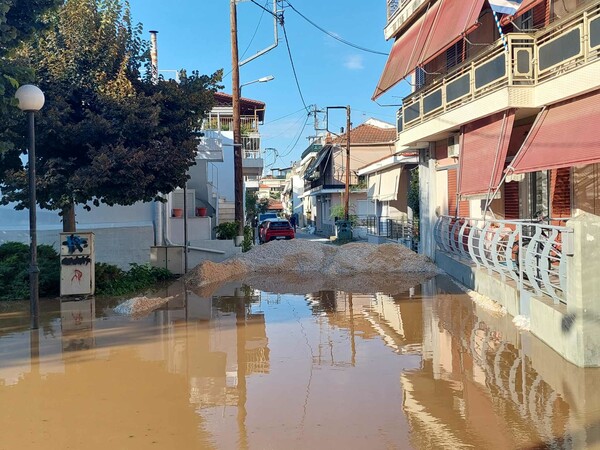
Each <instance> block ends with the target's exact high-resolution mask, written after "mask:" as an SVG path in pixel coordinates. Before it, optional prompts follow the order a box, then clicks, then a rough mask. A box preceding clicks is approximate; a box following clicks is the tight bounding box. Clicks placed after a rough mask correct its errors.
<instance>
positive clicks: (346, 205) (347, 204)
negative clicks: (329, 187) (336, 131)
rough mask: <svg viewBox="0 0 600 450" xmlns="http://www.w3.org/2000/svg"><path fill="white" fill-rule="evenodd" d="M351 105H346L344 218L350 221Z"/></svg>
mask: <svg viewBox="0 0 600 450" xmlns="http://www.w3.org/2000/svg"><path fill="white" fill-rule="evenodd" d="M351 126H352V123H351V122H350V105H348V106H346V192H345V198H344V220H345V221H348V218H349V211H348V210H349V207H350V127H351Z"/></svg>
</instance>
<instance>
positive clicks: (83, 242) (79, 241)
mask: <svg viewBox="0 0 600 450" xmlns="http://www.w3.org/2000/svg"><path fill="white" fill-rule="evenodd" d="M62 245H66V246H67V248H68V249H69V253H75V250H78V251H79V252H82V251H83V249H84V248H87V246H88V241H87V239H85V238H82V237H81V236H77V235H75V234H72V235H70V236H67V240H66V241H64V242H63V243H62Z"/></svg>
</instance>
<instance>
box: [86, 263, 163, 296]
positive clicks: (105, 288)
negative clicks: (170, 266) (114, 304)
mask: <svg viewBox="0 0 600 450" xmlns="http://www.w3.org/2000/svg"><path fill="white" fill-rule="evenodd" d="M171 278H173V274H172V273H171V272H169V271H168V270H167V269H162V268H158V267H152V266H150V265H149V264H131V269H129V271H128V272H125V271H124V270H121V269H119V268H118V267H117V266H113V265H111V264H105V263H97V264H96V294H98V295H124V294H130V293H132V292H136V291H141V290H143V289H146V288H148V287H151V286H153V285H155V284H156V283H158V282H161V281H165V280H169V279H171Z"/></svg>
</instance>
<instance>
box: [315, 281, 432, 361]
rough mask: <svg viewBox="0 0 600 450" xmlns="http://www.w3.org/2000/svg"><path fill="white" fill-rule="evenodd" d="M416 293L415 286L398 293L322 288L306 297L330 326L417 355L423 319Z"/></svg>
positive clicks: (404, 352)
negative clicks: (353, 291) (380, 340)
mask: <svg viewBox="0 0 600 450" xmlns="http://www.w3.org/2000/svg"><path fill="white" fill-rule="evenodd" d="M417 292H418V289H417ZM413 295H415V290H414V289H413V290H411V291H410V292H406V293H402V294H396V295H387V294H382V293H377V294H355V293H354V294H353V293H346V292H340V291H320V292H318V293H314V294H309V295H307V296H306V300H307V302H308V304H309V305H310V307H311V309H312V311H313V314H317V315H324V316H325V317H326V318H327V320H328V323H329V324H330V325H332V326H333V327H338V328H341V329H345V330H348V331H349V332H350V333H351V335H352V336H353V337H354V336H356V335H359V336H360V337H361V339H374V338H376V337H380V338H381V339H383V341H384V343H385V344H386V345H387V346H389V347H390V348H392V349H393V350H394V351H395V352H397V353H401V354H406V353H414V354H416V353H419V352H420V351H421V346H422V335H423V331H422V327H423V320H422V311H421V302H420V301H419V300H417V299H414V298H412V296H413Z"/></svg>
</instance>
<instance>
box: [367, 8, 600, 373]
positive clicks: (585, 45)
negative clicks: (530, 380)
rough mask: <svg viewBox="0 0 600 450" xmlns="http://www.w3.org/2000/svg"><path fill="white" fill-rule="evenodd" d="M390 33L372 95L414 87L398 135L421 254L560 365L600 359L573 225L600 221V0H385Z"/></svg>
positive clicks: (594, 307) (589, 281) (589, 252)
mask: <svg viewBox="0 0 600 450" xmlns="http://www.w3.org/2000/svg"><path fill="white" fill-rule="evenodd" d="M490 3H493V2H490ZM494 16H496V17H497V18H498V25H497V24H496V21H495V17H494ZM385 36H386V38H387V39H394V40H395V42H394V45H393V47H392V50H391V52H390V56H389V58H388V61H387V63H386V66H385V68H384V70H383V73H382V76H381V79H380V81H379V83H378V85H377V88H376V91H375V93H374V98H377V97H379V96H380V95H382V94H383V93H385V92H387V91H389V90H390V89H392V88H393V87H394V86H395V85H396V84H398V83H399V82H400V81H402V80H404V79H407V78H408V79H410V80H411V83H412V85H413V86H414V89H413V92H411V93H410V94H409V95H407V96H405V97H404V99H403V101H402V107H401V108H400V109H399V111H398V120H397V132H398V134H397V139H396V142H395V143H396V148H397V149H398V151H411V149H414V148H419V149H420V150H419V176H420V189H421V191H420V196H421V198H420V203H421V204H420V206H421V208H420V210H421V218H420V219H421V251H422V252H423V253H425V254H427V255H428V256H430V257H432V258H435V259H436V261H437V262H438V263H439V264H440V265H442V266H443V267H444V268H446V269H447V270H448V271H449V272H450V273H453V274H454V275H455V276H456V277H457V278H458V279H460V280H461V281H463V282H465V284H467V285H469V287H477V286H480V287H479V289H478V290H480V291H485V292H490V293H492V294H494V295H495V296H496V297H499V298H496V300H498V301H500V302H501V303H503V304H505V305H506V306H507V308H508V309H509V312H510V313H511V314H513V315H524V316H527V317H528V318H530V320H531V330H532V332H533V333H534V334H536V335H538V336H539V337H541V338H542V339H543V340H544V341H545V342H547V343H548V344H549V345H551V346H552V347H553V348H554V349H556V350H557V351H558V352H559V353H560V354H561V355H563V356H564V357H565V358H566V359H568V360H569V361H572V362H575V363H576V364H579V365H586V366H587V365H600V341H598V339H597V338H596V339H595V340H594V338H593V336H592V335H593V333H592V330H591V328H589V329H587V330H586V325H585V318H586V317H588V316H589V314H596V313H597V312H598V310H599V309H600V304H599V302H597V301H592V300H591V299H590V294H591V292H593V289H595V284H594V283H597V281H595V280H596V279H597V277H596V276H594V277H590V276H585V275H584V273H585V264H583V261H585V260H588V261H589V258H590V257H592V258H595V257H596V256H593V255H597V253H600V249H596V248H595V247H594V249H592V248H591V247H589V246H588V247H585V244H584V243H585V242H586V241H585V239H586V237H585V234H583V235H582V234H581V233H588V232H587V230H589V229H594V227H596V226H597V225H599V224H600V218H599V217H598V210H597V206H596V205H597V204H598V194H597V192H598V191H597V189H596V187H597V185H598V173H597V166H598V163H599V162H600V138H599V135H598V133H596V132H595V130H594V126H593V125H591V124H597V123H599V122H600V77H598V73H600V2H598V1H597V0H566V1H563V0H523V2H521V5H520V7H519V8H518V9H517V10H516V11H515V12H513V13H512V15H508V14H499V13H494V11H493V10H492V9H491V7H490V6H489V3H488V2H487V1H484V0H469V1H464V0H438V1H425V0H408V1H402V2H391V1H389V2H388V24H387V26H386V28H385ZM584 230H586V231H584ZM587 236H588V240H589V237H590V236H591V237H592V238H593V234H589V233H588V234H587ZM486 276H489V277H490V278H489V279H487V278H486ZM494 278H498V279H499V280H500V286H501V287H502V289H503V291H502V292H503V293H502V294H499V291H498V290H497V289H495V288H491V287H490V286H492V285H494V286H495V281H493V280H494ZM484 285H486V286H487V287H485V286H484ZM594 311H595V312H594ZM573 317H579V318H580V319H581V322H579V323H578V325H577V326H576V327H574V328H570V332H569V333H563V332H561V329H564V328H561V324H563V323H565V321H567V322H568V321H569V320H570V318H573ZM596 334H597V333H596ZM590 339H591V340H590Z"/></svg>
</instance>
